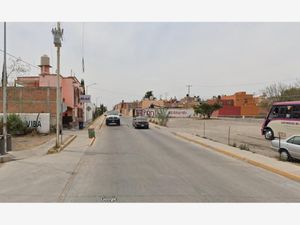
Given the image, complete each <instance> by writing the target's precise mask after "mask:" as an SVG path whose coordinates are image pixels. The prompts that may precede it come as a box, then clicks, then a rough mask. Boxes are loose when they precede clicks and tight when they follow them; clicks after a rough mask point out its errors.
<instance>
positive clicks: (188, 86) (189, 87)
mask: <svg viewBox="0 0 300 225" xmlns="http://www.w3.org/2000/svg"><path fill="white" fill-rule="evenodd" d="M186 86H187V88H188V96H190V94H191V87H192V85H191V84H188V85H186Z"/></svg>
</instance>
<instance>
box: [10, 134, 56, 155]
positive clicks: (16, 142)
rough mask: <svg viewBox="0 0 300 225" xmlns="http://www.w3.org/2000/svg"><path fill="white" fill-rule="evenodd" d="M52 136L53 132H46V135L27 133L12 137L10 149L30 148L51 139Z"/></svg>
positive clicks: (53, 135)
mask: <svg viewBox="0 0 300 225" xmlns="http://www.w3.org/2000/svg"><path fill="white" fill-rule="evenodd" d="M54 137H55V134H48V135H40V134H37V135H34V136H32V135H31V134H28V135H24V136H17V137H12V150H13V151H20V150H28V149H32V148H34V147H36V146H39V145H42V144H44V143H46V142H47V141H49V140H51V139H52V138H54Z"/></svg>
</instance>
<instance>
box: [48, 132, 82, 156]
mask: <svg viewBox="0 0 300 225" xmlns="http://www.w3.org/2000/svg"><path fill="white" fill-rule="evenodd" d="M76 137H77V135H76V134H73V135H72V136H71V137H70V138H69V139H68V140H66V142H65V143H64V144H63V145H61V146H60V148H58V149H56V148H55V146H54V147H52V148H50V149H49V150H48V151H47V154H53V153H59V152H61V151H62V150H64V149H65V148H66V147H67V146H68V145H69V144H70V143H71V142H72V141H74V140H75V138H76Z"/></svg>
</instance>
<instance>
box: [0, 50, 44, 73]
mask: <svg viewBox="0 0 300 225" xmlns="http://www.w3.org/2000/svg"><path fill="white" fill-rule="evenodd" d="M0 51H1V52H3V53H4V51H3V50H2V49H0ZM6 54H7V55H9V56H10V57H13V58H15V59H17V60H20V61H22V62H23V63H26V64H27V65H29V66H31V67H34V68H36V69H39V67H38V66H35V65H33V64H31V63H29V62H26V61H24V60H23V59H21V58H20V57H16V56H14V55H12V54H10V53H8V52H6Z"/></svg>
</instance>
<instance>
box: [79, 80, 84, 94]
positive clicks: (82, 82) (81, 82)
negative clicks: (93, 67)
mask: <svg viewBox="0 0 300 225" xmlns="http://www.w3.org/2000/svg"><path fill="white" fill-rule="evenodd" d="M80 86H81V87H83V94H84V95H85V86H84V79H81V81H80Z"/></svg>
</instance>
